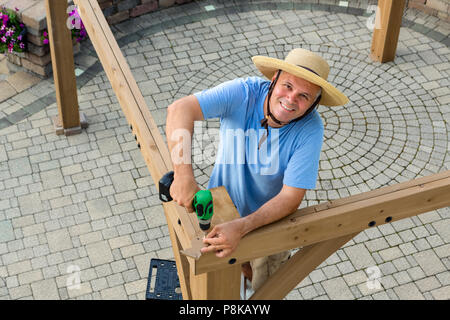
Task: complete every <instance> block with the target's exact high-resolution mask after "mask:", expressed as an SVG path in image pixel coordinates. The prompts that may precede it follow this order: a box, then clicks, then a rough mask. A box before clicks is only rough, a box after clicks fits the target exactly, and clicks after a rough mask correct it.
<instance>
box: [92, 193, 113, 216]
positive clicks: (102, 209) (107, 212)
mask: <svg viewBox="0 0 450 320" xmlns="http://www.w3.org/2000/svg"><path fill="white" fill-rule="evenodd" d="M86 207H87V209H88V212H89V216H90V217H91V219H92V220H97V219H103V218H106V217H109V216H111V215H112V212H111V207H110V205H109V203H108V200H107V199H105V198H101V199H95V200H90V201H87V202H86Z"/></svg>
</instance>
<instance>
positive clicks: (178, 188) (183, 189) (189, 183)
mask: <svg viewBox="0 0 450 320" xmlns="http://www.w3.org/2000/svg"><path fill="white" fill-rule="evenodd" d="M199 190H200V188H199V187H198V185H197V182H196V181H195V179H194V177H192V176H190V175H177V174H176V173H175V175H174V179H173V182H172V185H171V187H170V196H171V197H172V198H173V200H174V201H175V202H176V203H177V204H178V205H180V206H182V207H185V208H186V209H187V211H188V212H194V208H193V207H192V201H193V200H194V195H195V194H196V193H197V191H199Z"/></svg>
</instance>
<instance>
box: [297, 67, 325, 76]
mask: <svg viewBox="0 0 450 320" xmlns="http://www.w3.org/2000/svg"><path fill="white" fill-rule="evenodd" d="M296 66H297V67H301V68H303V69H306V70H308V71H311V72H312V73H314V74H315V75H317V76H319V77H320V75H319V74H318V73H317V72H315V71H314V70H311V69H310V68H307V67H305V66H301V65H298V64H296Z"/></svg>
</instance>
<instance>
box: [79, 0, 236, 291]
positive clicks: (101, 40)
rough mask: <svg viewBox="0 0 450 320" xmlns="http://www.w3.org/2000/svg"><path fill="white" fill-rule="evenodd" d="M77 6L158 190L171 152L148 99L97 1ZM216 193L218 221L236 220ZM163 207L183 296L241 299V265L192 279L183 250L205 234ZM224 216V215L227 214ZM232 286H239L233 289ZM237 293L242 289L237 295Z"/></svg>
mask: <svg viewBox="0 0 450 320" xmlns="http://www.w3.org/2000/svg"><path fill="white" fill-rule="evenodd" d="M74 2H75V4H76V5H77V6H78V8H79V13H80V16H81V18H82V19H83V23H84V25H85V27H86V30H87V32H88V34H89V37H90V39H91V42H92V44H93V45H94V48H95V50H96V52H97V54H98V56H99V59H100V61H101V63H102V65H103V68H104V70H105V73H106V75H107V77H108V79H109V81H110V82H111V86H112V88H113V90H114V92H115V93H116V96H117V99H118V101H119V103H120V106H121V107H122V110H123V112H124V114H125V116H126V118H127V121H128V122H129V123H130V124H131V126H132V128H133V133H134V134H135V135H136V138H137V141H138V143H139V145H140V150H141V152H142V155H143V157H144V161H145V162H146V164H147V167H148V169H149V171H150V174H151V176H152V179H153V181H154V182H155V184H156V185H157V186H158V181H159V180H160V178H161V177H162V176H163V175H164V174H165V173H166V172H168V171H170V170H171V169H172V164H171V159H170V155H169V151H168V148H167V146H166V144H165V142H164V140H163V139H162V137H161V135H160V133H159V130H158V128H157V127H156V125H155V122H154V120H153V118H152V117H151V114H150V111H149V109H148V107H147V105H146V103H145V100H144V98H143V96H142V94H141V92H140V90H139V88H138V86H137V84H136V82H135V80H134V78H133V75H132V74H131V71H130V69H129V66H128V64H127V62H126V60H125V58H124V56H123V54H122V53H121V51H120V48H119V47H118V45H117V42H116V40H115V39H114V36H113V34H112V32H111V30H110V28H109V26H108V24H107V22H106V20H105V18H104V16H103V13H102V11H101V9H100V7H99V6H98V3H97V1H95V0H86V1H81V0H75V1H74ZM213 192H214V193H215V195H214V197H215V198H216V199H217V201H218V204H217V206H215V215H214V220H213V221H226V220H227V219H228V218H227V217H229V216H230V215H229V212H233V213H234V214H235V216H236V214H237V211H236V209H235V208H234V207H230V208H228V206H227V208H226V210H221V209H220V208H221V206H222V205H221V203H222V199H224V201H225V202H227V201H228V203H229V201H230V200H229V196H228V195H227V193H226V190H225V188H223V187H222V188H221V189H220V190H216V191H213ZM222 193H224V195H223V196H222V195H221V194H222ZM227 197H228V198H227ZM163 207H164V211H165V214H166V220H167V222H168V225H169V233H170V237H171V241H172V247H173V249H174V256H175V260H176V263H177V269H178V272H179V276H180V282H181V283H183V284H182V292H183V297H185V298H187V299H189V298H194V299H201V297H206V298H208V299H214V298H215V299H230V298H233V299H234V298H236V297H237V298H238V296H239V280H240V278H239V276H238V275H237V274H238V272H237V270H238V269H240V267H239V266H237V265H230V266H229V267H228V268H225V269H223V270H219V271H217V272H209V273H208V274H204V275H202V276H200V277H190V276H189V273H190V269H191V268H188V264H189V262H191V261H192V259H188V258H186V257H184V256H181V255H180V254H179V251H180V250H181V249H186V248H189V247H191V246H192V242H193V241H195V240H201V238H202V237H203V232H202V231H201V230H200V228H199V227H198V221H197V220H196V217H195V216H194V214H189V213H187V211H186V209H184V208H181V207H180V206H178V205H176V204H175V203H174V202H169V203H164V204H163ZM216 207H217V208H216ZM230 209H234V211H230ZM222 212H224V214H223V215H222ZM235 216H234V217H235ZM231 282H233V284H230V283H231ZM190 284H192V285H193V286H194V287H195V291H194V290H192V289H191V288H190ZM235 288H237V291H236V289H235ZM213 289H214V290H213ZM236 292H237V296H236Z"/></svg>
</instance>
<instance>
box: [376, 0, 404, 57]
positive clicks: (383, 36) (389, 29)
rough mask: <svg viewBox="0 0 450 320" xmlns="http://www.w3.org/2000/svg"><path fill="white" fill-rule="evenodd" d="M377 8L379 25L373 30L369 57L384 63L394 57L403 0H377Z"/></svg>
mask: <svg viewBox="0 0 450 320" xmlns="http://www.w3.org/2000/svg"><path fill="white" fill-rule="evenodd" d="M378 8H379V10H377V15H381V17H377V19H379V20H378V21H380V22H381V26H380V28H377V26H375V29H374V31H373V36H372V47H371V54H370V57H371V58H372V59H373V60H374V61H378V62H382V63H384V62H388V61H393V60H394V59H395V52H396V51H397V43H398V37H399V34H400V27H401V24H402V16H403V9H404V8H405V0H378Z"/></svg>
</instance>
